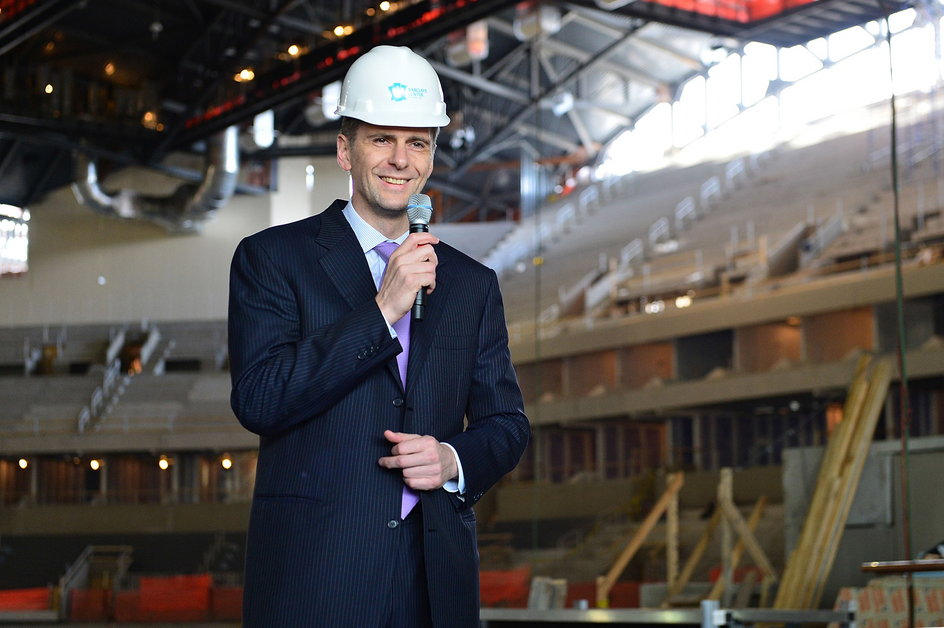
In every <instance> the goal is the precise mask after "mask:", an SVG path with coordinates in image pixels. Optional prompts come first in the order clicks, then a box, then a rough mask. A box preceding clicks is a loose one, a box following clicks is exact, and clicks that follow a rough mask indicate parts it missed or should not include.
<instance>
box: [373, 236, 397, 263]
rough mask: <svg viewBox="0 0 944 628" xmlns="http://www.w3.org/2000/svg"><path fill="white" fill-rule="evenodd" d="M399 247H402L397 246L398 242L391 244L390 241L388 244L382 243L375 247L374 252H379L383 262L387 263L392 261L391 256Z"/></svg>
mask: <svg viewBox="0 0 944 628" xmlns="http://www.w3.org/2000/svg"><path fill="white" fill-rule="evenodd" d="M398 246H400V245H399V244H397V243H396V242H390V241H389V240H388V241H386V242H381V243H380V244H378V245H377V246H375V247H374V250H375V251H377V253H378V254H379V255H380V257H382V258H383V261H384V262H385V263H386V262H387V261H389V260H390V255H392V254H393V252H394V251H395V250H396V248H397V247H398Z"/></svg>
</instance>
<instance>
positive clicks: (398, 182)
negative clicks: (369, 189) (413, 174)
mask: <svg viewBox="0 0 944 628" xmlns="http://www.w3.org/2000/svg"><path fill="white" fill-rule="evenodd" d="M380 179H381V180H382V181H386V182H387V183H392V184H394V185H404V184H405V183H406V181H407V180H406V179H397V178H395V177H380Z"/></svg>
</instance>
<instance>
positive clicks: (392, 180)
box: [338, 123, 434, 219]
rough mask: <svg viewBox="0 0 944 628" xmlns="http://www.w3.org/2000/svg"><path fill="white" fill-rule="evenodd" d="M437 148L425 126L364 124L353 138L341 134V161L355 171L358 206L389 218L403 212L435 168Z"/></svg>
mask: <svg viewBox="0 0 944 628" xmlns="http://www.w3.org/2000/svg"><path fill="white" fill-rule="evenodd" d="M433 148H434V147H433V142H432V137H431V135H430V131H429V129H425V128H420V129H414V128H406V127H386V126H374V125H372V124H367V123H363V124H360V125H359V126H358V129H357V133H356V134H355V135H354V137H353V138H348V137H347V136H345V135H338V164H340V166H341V167H342V168H343V169H344V170H347V171H348V172H350V173H351V179H352V181H353V184H354V193H353V196H352V198H351V202H352V204H353V205H354V208H355V209H357V210H358V211H359V212H369V213H374V214H376V215H378V216H381V217H383V218H385V219H390V218H392V217H393V216H392V214H403V213H404V210H405V208H406V204H407V201H408V200H409V198H410V195H412V194H417V193H420V192H422V191H423V186H425V185H426V180H427V179H428V178H429V175H430V174H431V173H432V171H433ZM366 218H367V217H366V216H365V219H366Z"/></svg>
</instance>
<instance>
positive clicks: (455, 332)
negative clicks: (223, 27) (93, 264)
mask: <svg viewBox="0 0 944 628" xmlns="http://www.w3.org/2000/svg"><path fill="white" fill-rule="evenodd" d="M344 204H345V203H344V202H343V201H336V202H335V203H334V204H333V205H332V206H331V207H330V208H329V209H328V210H327V211H325V212H324V213H323V214H321V215H318V216H313V217H311V218H307V219H305V220H302V221H299V222H296V223H293V224H289V225H282V226H277V227H272V228H270V229H266V230H265V231H262V232H260V233H257V234H255V235H253V236H250V237H248V238H246V239H245V240H243V241H242V242H241V243H240V245H239V247H238V248H237V250H236V253H235V256H234V259H233V265H232V272H231V279H230V311H229V343H230V361H231V369H232V380H233V390H232V406H233V410H234V412H235V413H236V416H237V417H238V419H239V421H240V422H241V423H242V424H243V426H245V427H246V428H247V429H249V430H251V431H252V432H255V433H257V434H259V435H260V437H261V438H260V448H259V463H258V468H257V470H256V480H255V494H254V497H253V504H252V514H251V518H250V525H249V537H248V546H247V566H246V581H245V587H246V589H245V603H244V622H245V625H246V626H249V627H254V626H280V627H281V626H328V627H335V626H352V627H357V628H365V627H367V628H372V627H374V626H377V625H379V621H380V620H379V618H378V615H379V613H380V610H381V609H380V607H381V605H382V601H383V600H384V599H385V598H384V596H385V595H386V593H387V590H388V587H389V583H390V582H391V581H392V578H393V577H394V573H395V572H394V570H395V569H396V565H394V564H393V562H394V560H393V559H394V556H395V551H394V548H395V546H394V541H395V534H396V532H397V530H396V528H392V527H390V525H392V524H391V523H390V522H392V521H395V520H397V519H398V517H399V509H400V494H401V490H402V487H403V482H402V477H401V476H400V473H399V472H393V471H390V470H386V469H383V468H381V467H380V466H379V465H378V464H377V460H378V459H379V458H380V457H382V456H384V455H389V450H390V444H389V443H387V441H386V440H385V439H384V437H383V430H384V429H386V428H390V429H393V430H396V431H405V432H412V433H417V434H430V435H432V436H434V437H436V438H438V439H439V440H440V441H444V442H448V443H449V444H451V445H452V446H453V447H455V449H456V451H457V452H458V454H459V458H460V460H461V461H462V465H463V471H464V474H465V481H466V496H465V501H462V500H460V499H459V498H458V497H456V496H455V495H453V494H451V493H448V492H446V491H445V490H443V489H440V490H436V491H428V492H423V493H422V494H421V500H422V513H423V525H424V542H425V554H426V556H425V561H426V568H427V574H428V580H429V591H430V600H431V605H432V614H433V619H434V623H435V625H436V626H442V627H447V626H448V627H450V628H452V627H458V626H477V625H478V607H479V597H478V552H477V549H476V537H475V515H474V513H473V511H472V509H471V506H472V505H473V504H474V503H475V502H476V501H477V500H478V499H479V498H481V496H482V495H483V494H484V493H485V491H486V490H487V489H488V488H489V487H491V486H492V485H493V484H495V483H496V482H497V481H498V480H499V479H500V478H501V477H502V476H503V475H504V474H506V473H507V472H508V471H510V470H511V469H512V468H513V467H514V465H515V464H517V462H518V459H519V458H520V456H521V454H522V452H523V450H524V448H525V445H526V443H527V440H528V435H529V425H528V420H527V418H526V417H525V415H524V412H523V409H522V406H523V404H522V400H521V393H520V390H519V388H518V384H517V381H516V378H515V373H514V370H513V368H512V365H511V359H510V356H509V351H508V341H507V329H506V326H505V320H504V311H503V308H502V303H501V296H500V294H499V290H498V282H497V279H496V277H495V273H494V272H493V271H491V270H490V269H488V268H486V267H484V266H482V265H481V264H479V263H478V262H475V261H474V260H472V259H471V258H469V257H467V256H466V255H464V254H462V253H460V252H459V251H457V250H455V249H454V248H452V247H449V246H448V245H446V244H439V245H437V246H436V255H437V257H438V259H439V265H438V267H437V271H436V276H437V279H436V290H435V291H434V292H433V293H432V294H431V295H430V296H429V298H428V299H427V309H426V317H425V319H424V320H423V321H420V322H415V323H414V324H413V327H412V329H411V340H410V358H409V366H408V370H407V390H406V391H404V390H403V388H402V385H401V384H400V380H399V376H398V374H397V366H396V360H395V359H394V357H395V356H396V355H397V354H398V353H399V352H400V343H399V341H398V340H396V339H392V338H391V337H390V334H389V332H388V329H387V325H386V323H385V322H384V318H383V315H382V314H381V313H380V309H379V308H378V307H377V305H376V303H375V301H374V297H375V296H376V293H377V291H376V289H375V287H374V283H373V280H372V279H371V276H370V271H369V270H368V267H367V262H366V260H365V258H364V255H363V253H362V252H361V250H360V247H359V245H358V243H357V239H356V237H355V236H354V232H353V231H352V230H351V228H350V225H349V224H348V223H347V221H346V220H345V218H344V216H343V215H342V214H341V209H343V207H344ZM466 422H467V425H466V424H465V423H466ZM388 524H389V525H388Z"/></svg>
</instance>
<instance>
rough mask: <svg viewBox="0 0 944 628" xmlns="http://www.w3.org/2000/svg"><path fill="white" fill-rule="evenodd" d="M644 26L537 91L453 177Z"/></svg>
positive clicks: (601, 62)
mask: <svg viewBox="0 0 944 628" xmlns="http://www.w3.org/2000/svg"><path fill="white" fill-rule="evenodd" d="M644 24H645V22H641V21H640V22H638V24H637V27H636V28H635V29H632V30H629V31H627V32H626V33H624V34H623V36H622V37H619V38H617V39H615V40H613V41H612V42H610V43H609V44H607V45H605V46H604V47H603V48H601V49H600V50H597V51H595V52H593V53H587V54H588V55H590V57H589V58H588V59H587V60H586V61H584V62H583V63H580V64H579V65H578V66H577V67H576V68H574V69H572V70H571V71H570V72H568V73H567V74H566V75H564V76H562V77H561V80H560V82H559V83H558V84H556V85H551V86H550V87H548V88H546V89H544V90H539V93H538V96H537V98H535V99H534V100H533V101H532V103H531V104H530V105H528V106H526V107H524V108H523V109H522V110H521V111H519V112H518V113H517V114H516V115H514V116H513V117H512V118H511V120H510V121H509V122H508V124H507V125H506V126H505V127H503V128H501V129H498V130H497V131H495V132H494V133H493V134H492V135H491V137H489V138H488V139H487V140H486V141H485V142H483V144H482V146H481V147H479V148H478V149H476V150H473V151H472V153H471V154H469V155H468V156H467V157H466V159H465V160H464V161H462V162H461V163H459V165H458V166H457V168H456V171H455V172H454V173H453V177H454V176H457V175H459V174H461V173H462V172H464V171H465V169H466V168H468V167H469V166H471V165H472V164H473V163H475V162H476V161H478V160H480V159H482V158H483V156H484V155H485V154H486V152H487V151H488V150H489V149H490V148H491V146H492V145H493V144H494V143H495V142H496V141H497V140H498V139H499V138H500V137H502V136H503V135H504V134H506V133H507V132H508V131H511V130H514V129H515V128H516V127H517V126H518V125H519V124H521V123H522V122H524V121H525V120H526V119H527V118H528V117H529V116H531V115H533V114H534V113H535V112H536V111H537V109H538V108H539V107H540V106H541V101H543V100H544V99H545V98H547V97H548V96H549V95H551V94H552V93H554V92H556V91H557V90H558V89H559V88H560V85H565V84H567V83H569V82H570V81H573V80H576V79H578V78H579V77H581V76H583V75H584V74H586V73H587V72H589V71H591V70H593V69H597V66H599V65H601V64H603V63H606V58H607V56H609V55H610V54H612V53H613V52H614V51H616V50H618V49H619V48H620V47H621V46H622V45H623V44H625V43H626V42H627V41H628V40H629V39H630V38H631V37H632V36H633V34H634V33H635V32H636V30H638V29H639V28H641V27H642V26H643V25H644Z"/></svg>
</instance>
